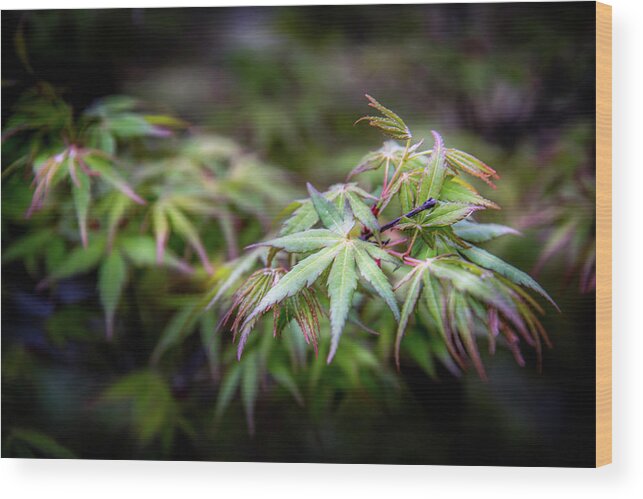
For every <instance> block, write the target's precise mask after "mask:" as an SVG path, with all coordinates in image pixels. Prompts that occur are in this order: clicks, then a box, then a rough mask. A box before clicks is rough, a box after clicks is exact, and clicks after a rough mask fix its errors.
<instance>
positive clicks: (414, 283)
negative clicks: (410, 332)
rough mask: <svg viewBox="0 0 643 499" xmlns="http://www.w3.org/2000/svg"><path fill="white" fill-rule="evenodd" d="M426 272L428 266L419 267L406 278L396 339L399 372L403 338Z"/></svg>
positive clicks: (396, 359)
mask: <svg viewBox="0 0 643 499" xmlns="http://www.w3.org/2000/svg"><path fill="white" fill-rule="evenodd" d="M425 271H426V265H418V266H417V267H415V268H414V269H413V270H412V271H411V272H409V275H407V277H406V278H405V281H407V282H408V286H407V288H406V299H405V300H404V304H403V305H402V313H401V314H400V319H399V324H398V326H397V335H396V337H395V364H396V365H397V368H398V370H399V368H400V345H401V344H402V337H403V336H404V331H405V330H406V326H407V324H408V322H409V317H410V316H411V314H412V313H413V310H415V305H416V303H417V301H418V298H419V297H420V291H421V290H422V276H423V274H424V273H425Z"/></svg>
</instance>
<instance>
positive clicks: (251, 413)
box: [241, 352, 259, 435]
mask: <svg viewBox="0 0 643 499" xmlns="http://www.w3.org/2000/svg"><path fill="white" fill-rule="evenodd" d="M256 357H257V356H256V355H255V352H252V353H251V354H250V355H248V356H247V357H246V359H245V360H244V365H243V372H242V374H241V400H242V401H243V408H244V410H245V412H246V422H247V424H248V431H249V432H250V434H251V435H254V432H255V420H254V418H255V403H256V402H257V395H258V394H259V364H258V361H257V358H256Z"/></svg>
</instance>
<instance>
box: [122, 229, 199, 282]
mask: <svg viewBox="0 0 643 499" xmlns="http://www.w3.org/2000/svg"><path fill="white" fill-rule="evenodd" d="M119 248H121V249H122V250H123V253H124V254H125V256H127V258H129V259H130V260H131V261H132V262H133V263H134V264H135V265H137V266H155V265H157V262H156V246H155V243H154V239H153V238H152V237H150V236H128V237H123V238H121V239H120V240H119ZM163 265H166V266H168V267H170V268H172V269H175V270H179V271H181V272H185V273H190V272H192V268H191V267H190V266H189V265H188V264H187V263H185V262H184V261H182V260H179V259H178V258H177V257H176V256H174V255H173V254H172V253H171V252H169V251H165V254H164V255H163Z"/></svg>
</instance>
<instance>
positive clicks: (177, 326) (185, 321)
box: [151, 305, 199, 363]
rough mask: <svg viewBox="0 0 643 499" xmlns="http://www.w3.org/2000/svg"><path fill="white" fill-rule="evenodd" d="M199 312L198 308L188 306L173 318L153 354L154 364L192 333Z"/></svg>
mask: <svg viewBox="0 0 643 499" xmlns="http://www.w3.org/2000/svg"><path fill="white" fill-rule="evenodd" d="M198 312H199V310H197V307H196V306H194V305H188V306H186V307H183V308H182V309H180V310H179V311H178V312H177V313H175V314H174V315H173V316H172V318H171V319H170V321H169V322H168V323H167V326H165V328H164V329H163V332H162V333H161V336H160V338H159V341H158V343H157V344H156V347H155V348H154V351H153V352H152V357H151V360H152V362H153V363H157V362H158V361H159V360H160V358H161V356H162V355H163V354H164V353H165V352H166V351H167V350H168V349H169V348H172V347H173V346H175V345H177V344H178V343H179V342H180V341H181V340H182V339H184V338H185V337H186V336H187V335H188V334H189V333H191V332H192V330H193V326H194V324H195V323H196V321H197V319H198V318H199V315H198Z"/></svg>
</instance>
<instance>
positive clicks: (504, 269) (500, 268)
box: [460, 246, 560, 310]
mask: <svg viewBox="0 0 643 499" xmlns="http://www.w3.org/2000/svg"><path fill="white" fill-rule="evenodd" d="M460 253H462V254H463V255H464V256H465V257H467V258H468V259H469V260H471V261H472V262H473V263H476V264H478V265H480V266H481V267H484V268H486V269H489V270H493V271H494V272H498V274H500V275H502V276H504V277H506V278H507V279H509V280H510V281H512V282H514V283H516V284H519V285H521V286H525V287H527V288H530V289H532V290H534V291H536V292H537V293H539V294H540V295H541V296H543V297H544V298H546V299H547V300H548V301H549V302H550V303H551V304H552V305H553V306H554V307H556V310H560V309H559V308H558V305H556V302H554V300H553V299H552V297H551V296H549V294H548V293H547V291H545V290H544V289H543V288H542V286H541V285H540V284H538V283H537V282H536V281H535V280H534V279H533V278H532V277H531V276H529V275H528V274H526V273H525V272H523V271H522V270H518V269H517V268H516V267H514V266H513V265H510V264H508V263H507V262H505V261H504V260H501V259H500V258H498V257H497V256H495V255H492V254H491V253H489V252H488V251H485V250H483V249H481V248H478V247H476V246H471V247H470V248H468V249H460Z"/></svg>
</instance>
